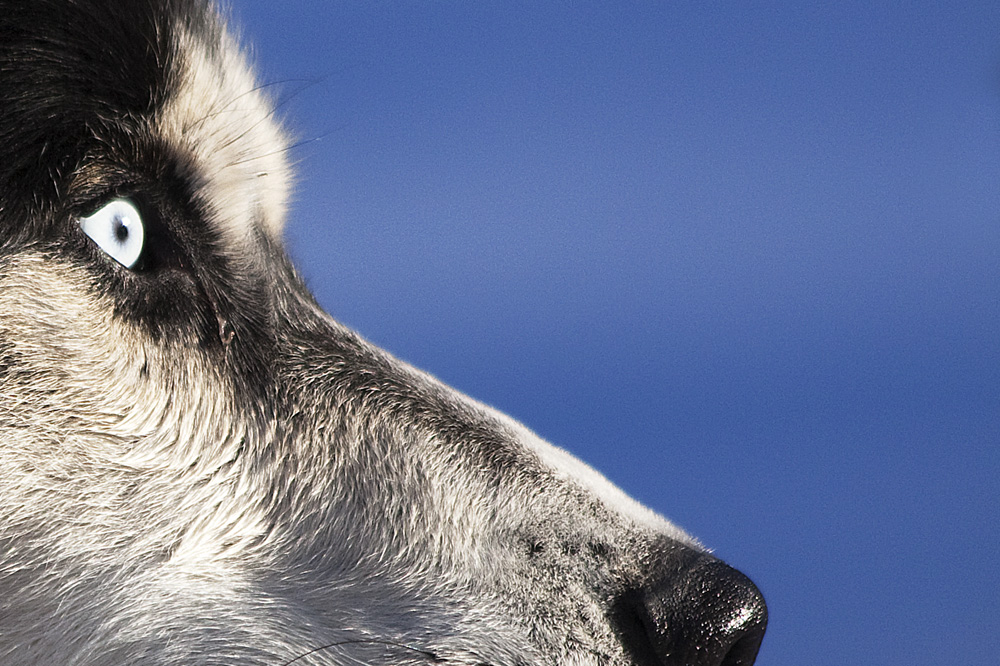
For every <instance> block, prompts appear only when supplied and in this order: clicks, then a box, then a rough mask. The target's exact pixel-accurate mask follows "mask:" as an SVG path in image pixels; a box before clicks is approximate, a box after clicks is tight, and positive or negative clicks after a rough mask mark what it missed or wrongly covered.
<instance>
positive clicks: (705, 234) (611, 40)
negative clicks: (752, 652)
mask: <svg viewBox="0 0 1000 666" xmlns="http://www.w3.org/2000/svg"><path fill="white" fill-rule="evenodd" d="M234 12H235V14H236V17H237V20H238V22H239V23H240V24H241V25H242V26H243V29H244V31H245V33H246V35H247V37H248V38H249V39H250V41H252V42H253V43H254V44H255V47H254V56H255V59H256V60H257V61H258V64H259V65H260V67H261V69H262V71H263V75H264V79H265V81H267V82H271V83H277V84H279V85H278V86H277V87H276V88H277V90H278V91H279V93H278V95H279V98H280V99H281V100H283V106H282V113H283V114H284V115H285V117H286V118H287V120H288V123H289V126H290V127H291V128H292V129H293V131H294V132H295V133H296V135H297V136H298V137H299V139H301V140H302V141H303V142H304V143H303V144H302V145H301V146H299V147H298V148H296V150H295V152H294V157H295V159H296V160H297V161H298V163H299V164H298V168H299V174H300V178H299V184H298V192H297V195H296V203H295V207H294V211H293V213H292V215H291V216H290V227H289V232H288V239H289V244H290V247H291V250H292V254H293V256H294V257H295V258H296V260H297V262H298V264H299V265H300V267H301V268H302V271H303V273H304V274H305V276H306V277H307V279H308V281H309V283H310V284H311V286H312V287H313V288H314V290H315V291H316V293H317V295H318V297H319V299H320V301H321V302H322V303H323V304H324V306H325V307H326V308H327V309H328V310H329V311H330V312H331V313H332V314H333V315H334V316H336V317H337V318H338V319H340V320H341V321H343V322H344V323H346V324H348V325H350V326H352V327H354V328H356V329H358V330H359V331H361V332H362V334H364V335H365V336H366V337H368V338H369V339H371V340H373V341H374V342H376V343H378V344H380V345H382V346H384V347H386V348H388V349H389V350H391V351H392V352H394V353H395V354H397V355H398V356H401V357H402V358H404V359H406V360H409V361H411V362H413V363H414V364H416V365H418V366H420V367H422V368H424V369H427V370H429V371H431V372H432V373H434V374H436V375H438V376H439V377H440V378H442V379H443V380H445V381H447V382H448V383H451V384H453V385H455V386H457V387H458V388H460V389H462V390H464V391H466V392H468V393H470V394H472V395H473V396H475V397H477V398H479V399H481V400H483V401H485V402H488V403H491V404H493V405H495V406H497V407H499V408H501V409H503V410H504V411H506V412H509V413H510V414H512V415H513V416H515V417H516V418H518V419H520V420H522V421H523V422H525V423H526V424H528V425H529V426H530V427H532V428H533V429H535V430H536V431H537V432H539V433H540V434H541V435H542V436H544V437H545V438H547V439H549V440H550V441H553V442H554V443H556V444H558V445H560V446H563V447H565V448H567V449H569V450H570V451H572V452H574V453H575V454H576V455H578V456H580V457H581V458H583V459H585V460H587V461H588V462H590V463H591V464H593V465H595V466H596V467H598V468H599V469H601V470H602V471H603V472H604V473H605V474H607V475H608V476H609V477H610V478H611V479H612V480H613V481H615V482H616V483H618V484H619V485H621V486H622V487H624V488H625V489H626V490H627V491H628V492H629V493H631V494H633V495H635V496H636V497H638V498H639V499H641V500H642V501H643V502H645V503H646V504H649V505H651V506H652V507H654V508H656V509H657V510H659V511H661V512H663V513H664V514H666V515H667V516H669V517H671V518H672V519H673V520H675V521H676V522H678V523H679V524H681V525H682V526H684V527H686V528H687V529H689V530H690V531H692V532H693V533H695V534H696V535H698V536H699V537H701V538H702V539H703V541H704V542H705V543H706V544H708V545H709V546H711V547H712V548H714V549H715V551H716V552H717V553H718V554H719V555H720V556H721V557H723V558H724V559H726V560H728V561H729V562H731V563H732V564H734V565H735V566H737V567H739V568H741V569H742V570H744V571H745V572H746V573H748V574H749V575H750V576H751V577H752V578H753V579H754V580H755V581H756V582H757V583H758V585H759V586H760V587H761V588H762V590H763V591H764V593H765V595H766V597H767V600H768V603H769V607H770V611H771V622H770V627H769V630H768V636H767V638H766V639H765V641H764V646H763V649H762V651H761V655H760V658H759V660H758V663H760V664H764V665H772V666H785V665H789V666H791V665H792V664H796V665H797V664H803V663H808V664H818V665H821V664H831V665H834V664H836V665H838V666H839V665H842V664H864V663H872V664H881V665H897V664H898V665H904V664H905V665H907V666H913V665H915V664H928V665H930V664H934V665H938V664H944V663H949V664H993V663H996V649H997V635H998V633H1000V447H998V443H1000V297H998V286H1000V5H997V3H995V2H956V3H932V2H920V1H918V2H911V3H862V2H855V1H853V0H848V1H845V2H839V3H787V2H755V3H717V2H697V3H695V2H680V1H678V2H634V3H633V2H628V3H598V4H595V3H566V2H555V1H552V2H513V1H512V2H505V3H496V2H476V3H473V2H458V1H454V2H444V1H441V2H397V3H368V2H350V3H348V2H332V1H328V0H324V1H319V0H312V1H289V2H284V3H271V2H267V3H264V2H250V1H249V0H239V1H235V2H234Z"/></svg>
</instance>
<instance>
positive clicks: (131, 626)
mask: <svg viewBox="0 0 1000 666" xmlns="http://www.w3.org/2000/svg"><path fill="white" fill-rule="evenodd" d="M0 146H3V147H4V160H2V163H0V234H2V235H0V662H2V663H3V664H7V665H11V666H17V665H28V664H32V665H39V666H40V665H43V664H44V665H49V664H60V665H61V666H77V665H84V664H86V665H88V666H89V665H104V664H107V665H111V664H153V665H163V666H166V665H178V664H202V665H210V664H213V665H214V664H218V665H222V664H248V665H258V664H259V665H268V666H281V665H283V664H285V665H287V664H296V665H297V666H305V665H307V664H313V665H315V664H337V665H348V664H383V665H389V664H393V665H397V666H404V665H407V664H430V663H435V664H449V665H452V664H453V665H456V666H482V665H493V666H528V665H535V664H566V665H594V666H596V665H598V664H600V665H606V666H624V665H626V664H635V665H637V666H638V665H642V666H651V665H653V664H705V665H722V664H726V665H730V666H733V665H735V664H750V663H752V662H753V659H754V656H755V655H756V652H757V648H758V646H759V643H760V640H761V638H762V636H763V631H764V625H765V623H766V609H765V607H764V604H763V600H762V599H761V598H760V596H759V593H758V592H757V591H756V589H755V588H754V587H753V585H752V583H750V582H749V581H748V580H747V579H746V578H744V577H743V576H742V575H741V574H738V573H737V572H735V571H733V570H732V569H729V568H728V567H726V566H725V565H723V564H722V563H721V562H718V561H717V560H714V559H713V558H712V557H711V556H709V555H707V554H706V553H705V552H704V550H703V549H702V548H701V547H700V546H699V545H698V544H697V543H696V542H695V541H694V540H693V539H691V538H690V537H688V536H687V535H686V534H685V533H684V532H682V531H681V530H679V529H678V528H676V527H674V526H673V525H671V524H670V523H668V522H666V521H665V520H663V519H662V518H660V517H658V516H656V515H654V514H652V513H651V512H649V511H647V510H646V509H644V508H642V507H640V506H638V505H637V504H635V503H634V502H632V501H631V500H630V499H628V498H627V497H625V496H624V495H623V494H622V493H620V492H619V491H618V490H617V489H616V488H614V487H613V486H611V485H610V484H609V483H608V482H606V481H605V480H604V479H603V478H602V477H600V475H598V474H597V473H596V472H594V471H593V470H591V469H589V468H587V467H586V466H584V465H583V464H582V463H580V462H578V461H576V460H574V459H573V458H572V457H570V456H569V455H568V454H566V453H564V452H562V451H560V450H558V449H555V448H554V447H552V446H550V445H548V444H546V443H545V442H542V441H540V440H539V439H538V438H537V437H536V436H534V435H533V434H532V433H530V432H528V431H527V430H526V429H525V428H523V427H522V426H520V425H519V424H517V423H515V422H513V421H512V420H510V419H509V418H507V417H505V416H503V415H500V414H497V413H496V412H494V411H493V410H491V409H489V408H487V407H485V406H483V405H481V404H478V403H476V402H474V401H472V400H471V399H469V398H467V397H465V396H462V395H460V394H458V393H456V392H455V391H453V390H451V389H449V388H447V387H445V386H442V385H441V384H440V383H438V382H437V381H435V380H434V379H433V378H431V377H429V376H427V375H426V374H423V373H421V372H419V371H417V370H415V369H413V368H411V367H409V366H407V365H406V364H404V363H402V362H400V361H398V360H396V359H394V358H392V357H391V356H389V355H388V354H386V353H385V352H383V351H381V350H379V349H376V348H374V347H372V346H371V345H369V344H368V343H366V342H365V341H364V340H362V339H360V338H359V337H358V336H356V335H355V334H354V333H352V332H350V331H348V330H346V329H344V328H343V327H342V326H340V325H339V324H337V323H336V322H334V321H333V320H332V319H331V318H330V317H329V316H328V315H327V314H325V313H324V312H322V311H321V310H320V309H319V308H318V306H317V305H316V303H315V302H314V300H313V299H312V297H311V296H310V294H309V293H308V291H307V290H306V289H305V287H304V286H303V285H302V283H301V281H300V280H299V278H298V277H297V276H296V274H295V272H294V270H293V268H292V267H291V265H290V263H289V261H288V259H287V258H286V255H285V254H284V252H283V250H282V248H281V246H280V236H281V228H282V224H283V216H284V206H285V199H286V196H287V191H288V183H289V177H290V176H289V169H288V167H287V165H286V163H285V155H286V143H285V139H284V136H283V133H282V130H281V128H280V127H279V126H278V125H277V124H276V123H275V121H274V118H273V115H272V110H271V106H270V103H269V101H268V100H267V99H265V98H264V96H263V95H262V93H261V90H260V88H259V87H258V86H257V84H256V82H255V80H254V77H253V76H252V74H251V73H250V71H249V70H248V68H247V66H246V64H245V61H244V58H243V56H242V55H241V52H240V50H239V48H238V47H237V45H236V44H235V42H234V40H233V38H232V37H231V36H230V35H229V33H228V32H227V31H226V29H225V28H224V27H223V25H222V23H221V21H220V19H219V17H218V15H217V12H216V11H215V10H214V9H213V8H211V7H206V6H203V5H202V4H200V3H197V2H194V1H193V0H32V1H31V2H24V1H23V0H17V1H13V0H0ZM115 200H125V201H128V202H130V204H131V205H133V206H134V207H135V209H136V210H137V211H138V216H139V218H140V219H141V226H142V228H143V230H144V235H143V237H142V244H141V255H140V259H139V260H138V261H137V262H136V263H135V264H134V265H133V266H132V267H131V268H127V267H126V266H125V265H123V264H122V263H119V262H118V261H116V260H115V259H114V255H113V254H112V253H109V252H108V251H107V250H106V249H102V247H101V246H98V245H97V244H96V243H95V242H94V241H93V240H92V237H88V234H85V233H84V231H83V228H82V227H81V225H80V220H81V219H83V218H85V217H88V216H92V215H95V214H96V213H95V211H100V210H101V209H102V206H104V205H105V204H106V203H107V202H109V201H115ZM109 224H111V225H112V226H111V227H109V229H111V233H112V235H113V237H114V238H115V239H116V240H115V241H114V242H119V241H121V242H123V243H124V242H126V240H127V239H128V238H129V233H132V234H133V235H132V236H131V238H132V239H133V240H134V239H135V238H136V236H135V235H134V234H135V226H133V227H131V228H130V229H128V228H124V227H123V226H122V222H121V220H119V219H115V220H111V221H110V222H109Z"/></svg>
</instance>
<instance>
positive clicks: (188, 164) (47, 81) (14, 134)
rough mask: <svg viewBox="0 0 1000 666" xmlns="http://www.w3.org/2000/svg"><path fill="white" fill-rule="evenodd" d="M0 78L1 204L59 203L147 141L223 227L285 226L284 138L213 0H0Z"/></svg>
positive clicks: (275, 229) (274, 230) (274, 232)
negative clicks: (79, 180) (78, 180)
mask: <svg viewBox="0 0 1000 666" xmlns="http://www.w3.org/2000/svg"><path fill="white" fill-rule="evenodd" d="M0 90H2V91H3V94H2V95H0V118H2V119H3V121H4V122H3V123H2V127H3V129H0V145H3V146H4V152H5V160H4V161H3V163H2V164H0V185H2V187H3V190H4V191H5V192H6V193H7V196H8V199H9V200H10V201H8V208H13V207H14V206H13V205H11V202H12V201H13V199H14V198H15V197H18V198H19V199H20V200H21V201H23V202H25V204H24V205H32V202H57V201H59V200H60V198H61V193H62V192H65V191H66V189H67V187H70V188H71V189H72V186H71V185H70V183H71V182H75V180H74V174H77V175H79V174H80V173H81V169H83V168H84V167H87V166H92V165H93V164H95V163H97V164H100V163H102V161H103V160H104V159H106V158H108V156H112V158H111V163H114V164H115V165H116V168H118V169H119V170H121V167H124V168H125V169H126V170H127V169H128V168H129V162H130V161H131V160H132V159H135V157H134V156H137V155H139V154H142V155H145V156H146V157H145V158H142V159H148V156H149V155H150V154H151V153H150V150H149V149H148V146H149V144H150V143H151V142H152V143H155V144H157V145H159V146H160V147H162V148H163V149H164V150H162V151H156V152H162V153H164V155H165V156H166V157H167V159H169V160H174V161H175V162H176V163H177V167H178V168H177V171H178V172H180V173H183V174H185V176H186V177H187V178H188V180H189V181H190V182H189V183H188V188H187V189H188V191H189V192H190V194H191V196H193V197H194V198H195V199H196V200H197V203H198V204H199V207H200V208H201V209H202V210H204V211H205V212H206V213H207V217H208V221H209V222H210V223H212V224H214V225H215V226H217V227H219V230H220V231H221V232H222V233H223V235H224V236H225V235H232V234H240V235H246V234H249V233H251V231H252V230H253V229H254V228H256V229H257V230H260V231H263V232H264V233H267V234H269V235H271V236H273V237H277V236H278V235H279V234H280V230H281V227H282V225H283V218H284V208H285V204H286V199H287V195H288V190H289V182H290V176H289V167H288V165H287V160H286V151H287V141H286V138H285V136H284V133H283V131H282V130H281V128H280V127H279V126H278V123H277V122H276V121H275V120H274V119H273V106H272V104H271V102H270V100H269V99H268V98H267V96H266V95H265V94H264V92H263V91H262V89H261V88H260V86H259V85H258V84H257V81H256V80H255V78H254V76H253V74H252V72H251V70H250V67H249V66H248V64H247V62H246V58H245V56H244V54H243V52H242V50H241V49H240V48H239V45H238V44H237V43H236V40H235V39H234V38H233V36H232V35H231V34H230V33H228V32H227V31H226V29H225V28H224V27H223V22H222V21H221V20H220V17H219V15H218V13H217V12H216V10H215V9H214V8H213V7H212V6H210V5H207V4H206V3H202V2H195V1H193V0H143V1H141V2H137V1H135V0H75V1H74V0H33V1H32V2H23V1H15V0H0ZM140 144H141V148H140V147H139V146H140ZM123 162H124V164H122V163H123ZM135 166H136V168H137V169H139V171H142V169H143V165H142V164H138V163H137V164H136V165H135ZM91 171H92V170H91ZM147 171H148V169H147ZM142 175H146V176H148V173H143V174H142ZM88 178H89V179H91V180H94V181H95V182H97V183H98V185H99V184H100V183H101V182H102V180H103V179H102V178H100V176H99V174H98V175H97V176H95V175H94V174H93V173H92V172H88ZM137 180H144V179H142V178H138V179H137ZM147 180H148V179H147ZM29 218H30V216H29Z"/></svg>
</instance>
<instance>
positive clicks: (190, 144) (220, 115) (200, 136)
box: [153, 12, 291, 239]
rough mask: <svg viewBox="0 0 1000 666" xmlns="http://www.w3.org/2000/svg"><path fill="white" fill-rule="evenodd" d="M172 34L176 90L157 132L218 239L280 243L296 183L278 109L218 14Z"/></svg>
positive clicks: (157, 120) (159, 113)
mask: <svg viewBox="0 0 1000 666" xmlns="http://www.w3.org/2000/svg"><path fill="white" fill-rule="evenodd" d="M172 28H173V30H172V34H171V39H172V42H173V44H172V46H173V49H174V57H173V60H172V71H171V76H172V79H173V86H172V88H171V92H170V94H169V95H168V96H167V97H166V99H165V101H164V103H163V105H162V106H160V107H159V108H158V110H157V112H156V114H155V117H154V121H153V131H154V132H155V133H156V134H157V135H158V136H159V138H160V139H161V140H162V141H163V142H164V143H165V144H166V145H167V146H169V147H170V149H171V152H172V153H174V154H175V155H176V156H177V157H178V158H179V159H182V160H184V161H185V166H186V167H187V171H188V172H189V173H191V174H192V176H193V179H194V182H193V183H192V185H193V189H194V191H195V196H196V197H197V198H198V199H199V200H200V203H202V205H203V206H204V208H205V209H206V211H207V212H208V213H209V216H210V219H211V221H212V222H213V223H214V224H215V225H216V226H217V227H219V231H221V232H222V233H224V234H225V233H228V234H231V235H235V236H237V237H240V236H245V235H247V234H249V233H250V232H251V231H253V230H254V229H255V228H256V229H259V230H261V231H263V232H265V233H267V234H268V235H270V236H271V237H272V238H275V239H277V238H278V237H279V236H280V233H281V229H282V227H283V224H284V215H285V206H286V203H287V198H288V192H289V189H290V181H291V176H290V168H289V165H288V161H287V150H288V141H287V138H286V136H285V134H284V131H283V130H282V128H281V127H280V126H279V124H278V123H277V122H276V121H275V119H274V107H273V104H272V102H271V100H270V99H269V98H268V97H267V96H266V95H265V93H264V88H263V87H262V86H260V85H259V84H258V82H257V80H256V78H255V76H254V74H253V72H252V70H251V68H250V67H249V65H248V63H247V61H246V56H245V55H244V53H243V52H242V50H241V49H240V48H239V45H238V44H237V43H236V40H235V39H234V38H233V36H232V35H230V34H229V33H228V32H226V31H225V29H224V28H223V27H222V25H221V23H220V22H219V21H218V19H217V17H216V16H215V15H214V14H213V13H210V12H206V13H205V14H203V15H202V20H200V21H198V22H190V21H188V22H182V23H178V24H175V25H174V26H172Z"/></svg>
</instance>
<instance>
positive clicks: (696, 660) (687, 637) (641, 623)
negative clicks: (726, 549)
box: [612, 557, 767, 666]
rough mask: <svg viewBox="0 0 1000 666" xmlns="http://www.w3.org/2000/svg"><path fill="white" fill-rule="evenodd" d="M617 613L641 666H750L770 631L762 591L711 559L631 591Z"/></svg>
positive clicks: (619, 603) (618, 604)
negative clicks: (767, 632)
mask: <svg viewBox="0 0 1000 666" xmlns="http://www.w3.org/2000/svg"><path fill="white" fill-rule="evenodd" d="M612 614H613V617H614V620H615V622H616V624H617V626H618V628H619V633H620V634H621V637H622V641H623V643H624V645H625V648H626V650H628V651H629V652H630V653H631V656H632V658H633V659H634V661H635V662H636V664H637V665H638V666H750V664H753V662H754V660H755V659H756V658H757V650H759V649H760V642H761V640H763V638H764V630H765V629H766V628H767V606H766V605H765V604H764V597H763V596H761V593H760V591H759V590H758V589H757V586H756V585H754V584H753V583H752V582H751V581H750V579H749V578H747V577H746V576H744V575H743V574H741V573H740V572H739V571H737V570H736V569H733V568H732V567H730V566H727V565H726V564H725V563H723V562H720V561H719V560H716V559H714V558H711V557H706V558H704V559H702V560H700V561H698V563H697V564H695V565H694V566H692V567H691V568H689V569H687V570H685V571H682V572H678V571H677V570H676V569H674V570H673V571H669V570H668V572H667V574H665V575H663V576H662V577H661V579H660V580H657V581H655V582H652V583H651V584H647V585H645V586H644V587H643V588H641V589H633V590H631V591H629V592H627V593H626V594H624V595H622V597H621V598H620V599H619V600H618V601H617V602H616V604H615V609H614V611H613V613H612Z"/></svg>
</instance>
